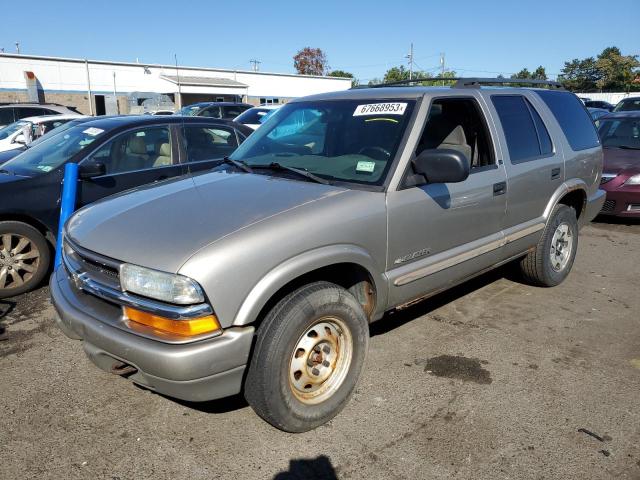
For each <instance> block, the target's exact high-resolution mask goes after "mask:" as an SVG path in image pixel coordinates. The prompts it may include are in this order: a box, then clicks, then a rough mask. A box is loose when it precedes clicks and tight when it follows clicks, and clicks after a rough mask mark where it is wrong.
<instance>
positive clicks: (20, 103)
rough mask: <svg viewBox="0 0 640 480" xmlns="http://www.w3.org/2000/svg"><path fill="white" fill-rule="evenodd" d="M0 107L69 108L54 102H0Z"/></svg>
mask: <svg viewBox="0 0 640 480" xmlns="http://www.w3.org/2000/svg"><path fill="white" fill-rule="evenodd" d="M0 105H2V106H6V105H42V106H46V105H52V106H55V107H65V108H70V107H69V106H68V105H63V104H62V103H54V102H0Z"/></svg>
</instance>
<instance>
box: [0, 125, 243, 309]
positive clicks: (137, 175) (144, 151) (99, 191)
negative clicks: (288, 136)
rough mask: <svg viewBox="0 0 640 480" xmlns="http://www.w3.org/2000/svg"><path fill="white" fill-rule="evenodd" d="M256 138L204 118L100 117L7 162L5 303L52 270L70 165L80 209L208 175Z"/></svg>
mask: <svg viewBox="0 0 640 480" xmlns="http://www.w3.org/2000/svg"><path fill="white" fill-rule="evenodd" d="M251 132H252V130H251V129H250V128H248V127H245V126H244V125H240V124H236V123H233V122H230V121H226V120H214V119H207V118H180V117H155V116H151V115H145V116H120V117H106V118H97V119H93V120H91V121H88V122H85V123H82V124H80V125H75V126H73V127H71V128H69V129H67V130H66V131H64V132H62V133H60V134H58V135H55V136H53V137H51V138H50V139H48V140H46V141H44V142H42V143H40V144H38V145H36V146H34V147H31V148H28V149H27V150H26V151H24V152H22V153H21V154H20V155H18V156H16V157H15V158H13V159H11V160H9V161H8V162H6V163H5V164H4V165H2V166H1V167H0V298H5V297H8V296H13V295H17V294H19V293H23V292H26V291H28V290H31V289H32V288H34V287H35V286H37V285H38V284H39V283H40V282H41V281H42V279H43V278H44V277H45V275H46V273H47V272H48V270H49V267H50V263H51V255H50V252H51V249H52V247H53V246H54V244H55V241H56V238H55V237H56V235H57V229H58V216H59V208H60V184H61V181H62V177H63V173H64V165H65V164H66V163H67V162H74V163H78V164H79V176H80V180H79V184H78V195H77V205H78V206H79V207H80V206H83V205H87V204H89V203H91V202H94V201H96V200H98V199H100V198H103V197H105V196H108V195H111V194H114V193H117V192H121V191H123V190H127V189H130V188H133V187H136V186H138V185H142V184H146V183H151V182H159V181H161V180H165V179H168V178H171V177H176V176H179V175H183V174H187V173H193V172H198V171H202V170H206V169H210V168H211V167H213V166H215V165H217V164H219V163H220V161H221V159H222V158H223V157H225V156H226V155H229V154H230V153H232V152H233V151H234V150H235V149H236V147H237V146H238V145H239V144H240V143H241V142H242V141H243V140H244V139H245V138H246V137H247V136H248V135H249V134H251ZM200 207H201V205H198V204H194V205H192V208H200ZM207 208H215V206H208V207H207Z"/></svg>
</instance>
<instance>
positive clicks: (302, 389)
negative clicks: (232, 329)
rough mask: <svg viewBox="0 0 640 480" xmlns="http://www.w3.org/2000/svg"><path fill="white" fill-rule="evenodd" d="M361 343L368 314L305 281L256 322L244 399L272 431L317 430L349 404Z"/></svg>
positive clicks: (337, 292) (325, 286) (344, 294)
mask: <svg viewBox="0 0 640 480" xmlns="http://www.w3.org/2000/svg"><path fill="white" fill-rule="evenodd" d="M368 340H369V327H368V321H367V317H366V315H365V313H364V311H363V310H362V307H361V306H360V304H359V303H358V301H357V300H356V299H355V298H354V296H353V295H351V294H350V293H349V292H348V291H347V290H345V289H343V288H341V287H339V286H337V285H334V284H332V283H328V282H316V283H312V284H309V285H305V286H303V287H301V288H299V289H298V290H296V291H294V292H293V293H291V294H289V295H287V296H286V297H285V298H283V299H282V300H281V301H280V302H278V303H277V304H276V305H275V306H274V307H273V309H272V310H271V311H270V312H269V314H268V315H267V317H266V318H265V320H264V322H263V323H262V325H260V328H259V329H258V333H257V340H256V345H255V349H254V353H253V356H252V358H251V365H250V367H249V373H248V375H247V379H246V382H245V397H246V399H247V401H248V402H249V404H250V405H251V407H252V408H253V409H254V410H255V411H256V413H257V414H258V415H260V416H261V417H262V418H263V419H265V420H266V421H267V422H269V423H270V424H272V425H273V426H275V427H276V428H279V429H281V430H285V431H287V432H305V431H308V430H311V429H313V428H316V427H318V426H320V425H322V424H324V423H326V422H328V421H329V420H330V419H331V418H333V417H334V416H335V415H337V414H338V412H340V410H342V408H343V407H344V406H345V405H346V404H347V402H348V401H349V398H350V397H351V394H352V392H353V390H354V388H355V386H356V383H357V381H358V377H359V376H360V372H361V370H362V366H363V364H364V360H365V356H366V352H367V346H368Z"/></svg>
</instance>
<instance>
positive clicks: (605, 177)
mask: <svg viewBox="0 0 640 480" xmlns="http://www.w3.org/2000/svg"><path fill="white" fill-rule="evenodd" d="M617 176H618V175H617V174H616V173H603V174H602V178H601V179H600V185H602V184H604V183H607V182H610V181H611V180H613V179H614V178H616V177H617Z"/></svg>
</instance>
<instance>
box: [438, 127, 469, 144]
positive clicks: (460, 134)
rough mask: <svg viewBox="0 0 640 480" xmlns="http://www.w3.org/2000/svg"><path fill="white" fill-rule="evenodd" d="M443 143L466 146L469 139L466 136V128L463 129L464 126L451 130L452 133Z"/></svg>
mask: <svg viewBox="0 0 640 480" xmlns="http://www.w3.org/2000/svg"><path fill="white" fill-rule="evenodd" d="M442 143H446V144H448V145H466V144H467V137H466V135H465V134H464V128H462V125H458V126H457V127H456V128H454V129H453V130H451V133H449V135H447V136H446V138H445V139H444V140H443V141H442Z"/></svg>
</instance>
